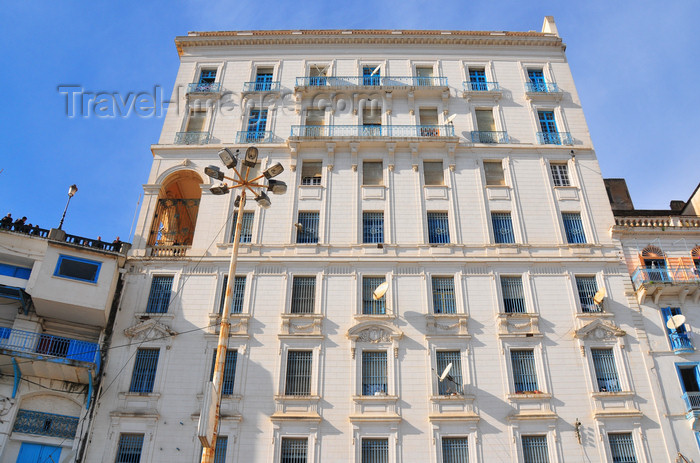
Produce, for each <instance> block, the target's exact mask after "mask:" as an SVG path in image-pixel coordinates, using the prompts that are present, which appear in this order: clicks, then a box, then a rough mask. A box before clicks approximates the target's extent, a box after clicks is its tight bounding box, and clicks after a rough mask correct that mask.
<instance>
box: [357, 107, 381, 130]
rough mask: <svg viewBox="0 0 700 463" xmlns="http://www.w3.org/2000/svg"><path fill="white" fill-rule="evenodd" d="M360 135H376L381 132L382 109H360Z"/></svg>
mask: <svg viewBox="0 0 700 463" xmlns="http://www.w3.org/2000/svg"><path fill="white" fill-rule="evenodd" d="M362 125H363V127H362V135H365V136H368V137H378V136H381V134H382V109H381V108H377V107H371V108H365V109H363V110H362Z"/></svg>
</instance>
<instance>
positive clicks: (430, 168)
mask: <svg viewBox="0 0 700 463" xmlns="http://www.w3.org/2000/svg"><path fill="white" fill-rule="evenodd" d="M423 178H424V180H425V184H426V185H444V184H445V174H444V172H443V170H442V161H423Z"/></svg>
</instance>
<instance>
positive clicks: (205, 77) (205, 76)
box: [199, 69, 216, 84]
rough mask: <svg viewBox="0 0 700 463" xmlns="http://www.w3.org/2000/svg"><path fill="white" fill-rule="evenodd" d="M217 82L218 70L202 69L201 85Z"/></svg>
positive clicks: (200, 75)
mask: <svg viewBox="0 0 700 463" xmlns="http://www.w3.org/2000/svg"><path fill="white" fill-rule="evenodd" d="M215 81H216V69H202V72H201V73H200V74H199V83H200V84H213V83H214V82H215Z"/></svg>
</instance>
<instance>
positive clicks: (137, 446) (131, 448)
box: [115, 434, 143, 463]
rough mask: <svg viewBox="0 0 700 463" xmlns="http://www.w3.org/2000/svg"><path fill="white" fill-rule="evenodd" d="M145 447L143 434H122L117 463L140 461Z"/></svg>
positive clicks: (135, 462) (136, 462) (137, 462)
mask: <svg viewBox="0 0 700 463" xmlns="http://www.w3.org/2000/svg"><path fill="white" fill-rule="evenodd" d="M142 448H143V434H120V435H119V448H118V449H117V459H116V460H115V463H139V462H140V461H141V449H142Z"/></svg>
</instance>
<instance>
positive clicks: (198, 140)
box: [175, 132, 209, 145]
mask: <svg viewBox="0 0 700 463" xmlns="http://www.w3.org/2000/svg"><path fill="white" fill-rule="evenodd" d="M207 143H209V132H177V133H176V134H175V144H176V145H206V144H207Z"/></svg>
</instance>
